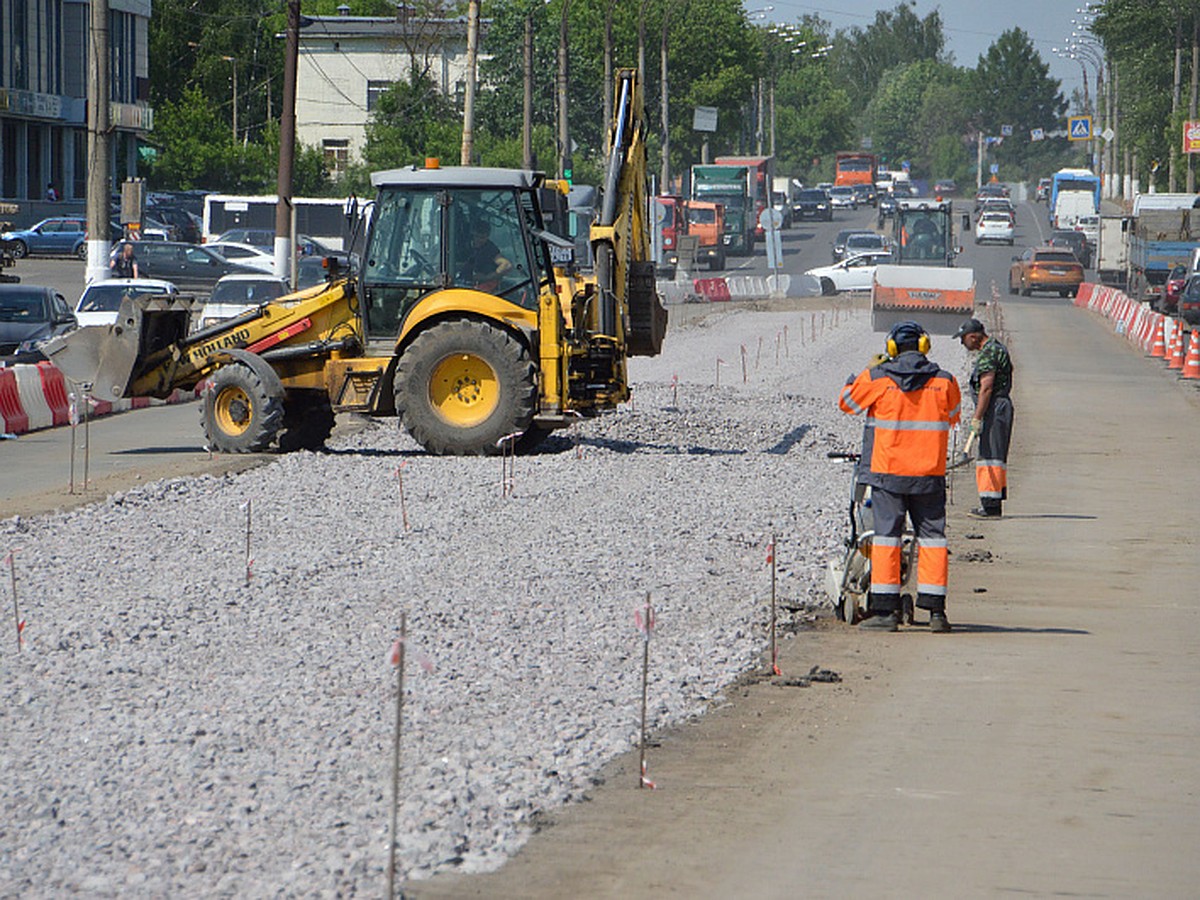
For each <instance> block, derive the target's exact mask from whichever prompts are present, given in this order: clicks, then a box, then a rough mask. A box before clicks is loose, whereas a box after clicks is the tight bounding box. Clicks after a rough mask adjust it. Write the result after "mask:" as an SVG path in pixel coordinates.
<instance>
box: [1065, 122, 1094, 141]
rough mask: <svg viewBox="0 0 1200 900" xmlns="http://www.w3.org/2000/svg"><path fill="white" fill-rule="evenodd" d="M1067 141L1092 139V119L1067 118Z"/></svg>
mask: <svg viewBox="0 0 1200 900" xmlns="http://www.w3.org/2000/svg"><path fill="white" fill-rule="evenodd" d="M1067 139H1068V140H1072V141H1090V140H1091V139H1092V117H1091V116H1068V117H1067Z"/></svg>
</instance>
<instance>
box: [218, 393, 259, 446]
mask: <svg viewBox="0 0 1200 900" xmlns="http://www.w3.org/2000/svg"><path fill="white" fill-rule="evenodd" d="M253 409H254V406H253V404H252V403H251V402H250V395H249V394H247V393H246V392H245V391H244V390H242V389H241V388H240V387H232V386H231V387H227V388H225V389H224V390H222V391H221V392H220V393H219V394H217V397H216V401H215V402H214V403H213V418H215V419H216V420H217V427H218V428H220V429H221V431H222V432H223V433H225V434H228V435H232V436H235V437H236V436H238V435H241V434H243V433H245V431H246V429H248V428H249V427H250V419H251V418H252V414H253Z"/></svg>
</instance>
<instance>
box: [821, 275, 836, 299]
mask: <svg viewBox="0 0 1200 900" xmlns="http://www.w3.org/2000/svg"><path fill="white" fill-rule="evenodd" d="M821 293H822V294H823V295H825V296H826V297H832V296H833V295H834V294H836V293H837V286H836V285H835V284H834V283H833V279H831V278H822V279H821Z"/></svg>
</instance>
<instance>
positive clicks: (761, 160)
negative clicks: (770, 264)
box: [713, 156, 775, 241]
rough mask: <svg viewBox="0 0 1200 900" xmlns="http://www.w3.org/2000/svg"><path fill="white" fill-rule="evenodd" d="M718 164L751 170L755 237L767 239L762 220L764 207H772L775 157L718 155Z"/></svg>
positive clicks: (756, 238) (757, 239)
mask: <svg viewBox="0 0 1200 900" xmlns="http://www.w3.org/2000/svg"><path fill="white" fill-rule="evenodd" d="M713 162H715V163H716V164H717V165H718V166H745V167H746V168H747V169H749V170H750V173H751V176H752V177H751V178H750V186H751V188H752V189H753V191H754V197H753V202H754V239H755V240H756V241H761V240H765V239H766V234H765V233H764V232H763V227H762V224H761V222H760V217H761V216H762V213H763V210H764V209H769V208H770V207H771V186H772V185H773V184H774V183H775V157H773V156H718V157H717V158H716V159H715V160H713Z"/></svg>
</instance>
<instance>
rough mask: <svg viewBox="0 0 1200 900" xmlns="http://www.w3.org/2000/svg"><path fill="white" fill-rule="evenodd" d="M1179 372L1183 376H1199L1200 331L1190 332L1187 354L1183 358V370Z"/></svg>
mask: <svg viewBox="0 0 1200 900" xmlns="http://www.w3.org/2000/svg"><path fill="white" fill-rule="evenodd" d="M1179 374H1180V376H1181V377H1183V378H1200V331H1193V332H1192V339H1191V340H1190V341H1189V342H1188V351H1187V356H1186V357H1185V358H1184V360H1183V371H1182V372H1180V373H1179Z"/></svg>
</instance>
